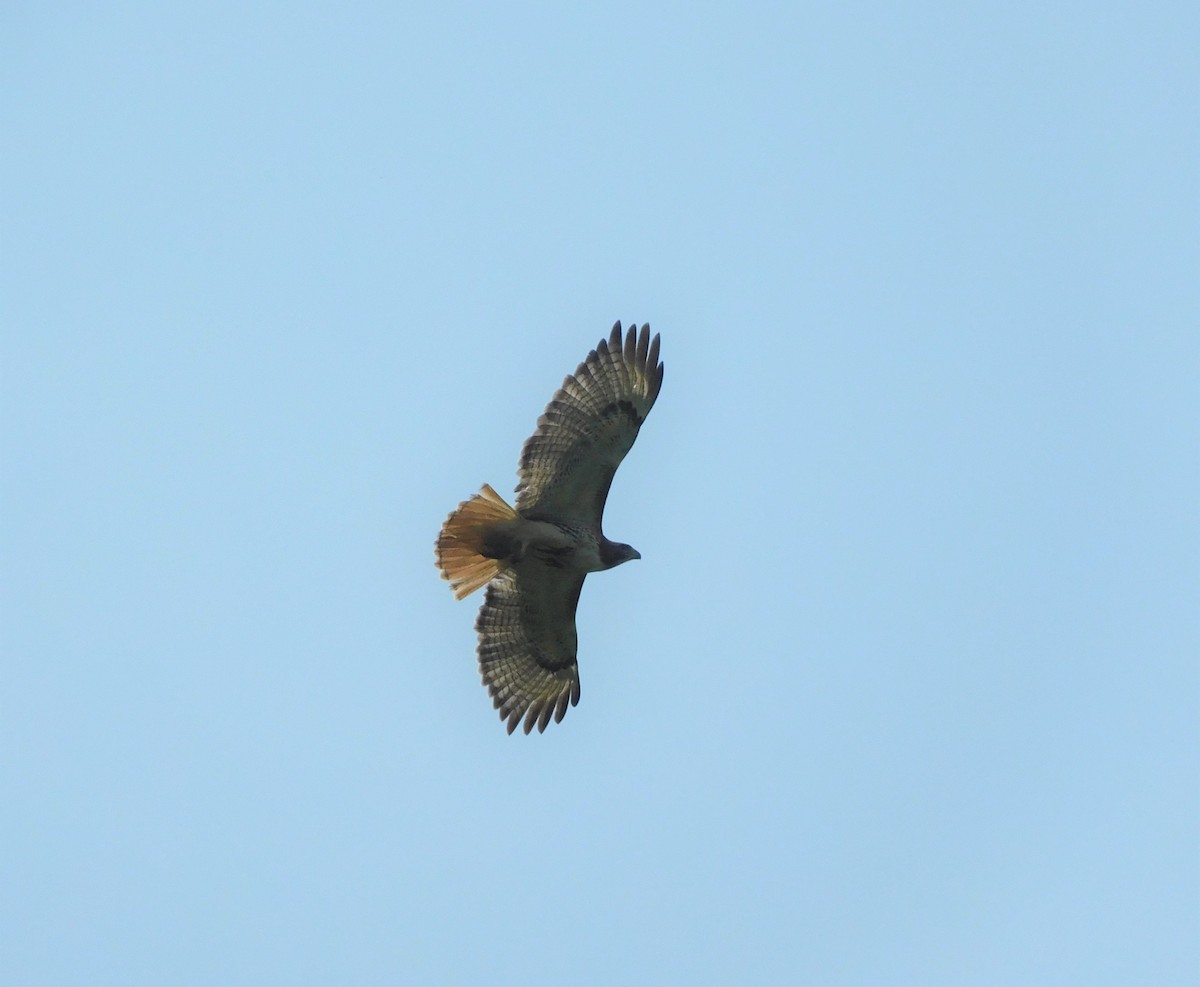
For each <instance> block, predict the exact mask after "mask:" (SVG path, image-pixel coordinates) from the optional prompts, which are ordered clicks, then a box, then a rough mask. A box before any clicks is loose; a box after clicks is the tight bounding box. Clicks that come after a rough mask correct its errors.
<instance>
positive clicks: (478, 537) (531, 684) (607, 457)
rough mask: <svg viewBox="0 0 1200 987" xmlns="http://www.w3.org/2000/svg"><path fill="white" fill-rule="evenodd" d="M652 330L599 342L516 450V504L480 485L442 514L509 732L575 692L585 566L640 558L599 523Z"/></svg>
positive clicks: (456, 578) (646, 376) (558, 715)
mask: <svg viewBox="0 0 1200 987" xmlns="http://www.w3.org/2000/svg"><path fill="white" fill-rule="evenodd" d="M662 379H663V366H662V364H661V363H659V360H658V336H657V335H656V336H655V337H654V338H653V339H651V338H650V327H649V326H648V325H646V326H642V328H641V331H640V332H639V331H638V330H637V327H636V326H630V327H629V332H628V333H627V334H626V335H625V338H624V341H622V339H621V323H620V322H618V323H617V324H616V325H615V326H613V330H612V335H611V336H609V338H608V339H607V340H603V339H602V340H600V345H599V346H597V347H596V348H595V349H594V350H592V352H591V353H589V354H588V356H587V359H586V360H584V361H583V363H581V364H580V365H579V368H578V369H577V370H576V371H575V373H574V374H573V375H572V376H570V377H568V378H567V379H566V380H564V381H563V385H562V387H561V388H560V389H559V391H558V393H557V394H555V395H554V398H553V400H551V402H550V404H549V405H547V407H546V411H545V413H544V414H543V415H542V416H541V418H539V419H538V422H537V431H536V432H534V433H533V435H531V436H530V437H529V439H528V440H527V441H526V443H525V447H524V448H523V449H522V450H521V464H520V466H519V467H518V470H517V472H518V475H519V477H520V482H519V483H518V484H517V506H516V508H515V509H514V508H512V507H509V505H508V504H506V503H505V502H504V499H503V498H502V497H501V496H500V495H499V494H498V493H496V491H495V490H493V489H492V488H491V487H489V486H488V485H487V484H484V486H483V489H482V490H481V491H480V492H479V493H477V494H476V495H475V496H474V497H472V498H471V499H470V500H466V501H463V503H461V504H459V505H458V510H456V511H455V512H454V513H453V514H451V515H450V517H448V518H447V519H446V523H445V524H444V525H442V531H441V534H440V535H439V536H438V540H437V547H436V552H437V564H438V568H439V569H441V570H442V577H443V578H445V579H448V580H450V587H451V589H453V590H454V595H455V596H456V597H457V598H458V599H460V600H461V599H462V598H463V597H465V596H467V595H468V594H470V593H473V592H474V591H475V590H477V589H479V587H480V586H484V585H487V593H486V595H485V596H484V600H483V607H482V608H481V609H480V611H479V618H478V619H477V620H476V621H475V629H476V630H477V631H478V632H479V671H480V674H481V675H482V676H483V684H484V685H486V686H487V690H488V693H489V694H490V695H491V697H492V702H493V703H494V704H495V707H496V709H498V710H499V711H500V719H502V720H504V721H505V723H506V725H507V726H508V732H509V733H512V732H513V730H515V729H516V727H517V724H518V723H520V722H521V719H522V717H524V719H525V732H526V733H529V731H530V730H532V729H533V728H534V727H535V726H536V727H537V728H538V732H539V733H540V732H541V731H543V730H545V729H546V724H547V723H549V722H550V718H551V717H552V716H553V717H554V721H555V722H556V723H557V722H558V721H560V720H561V719H562V718H563V714H564V713H566V711H567V704H568V703H570V704H571V705H572V706H574V705H575V704H576V703H578V702H579V668H578V666H577V665H576V664H575V648H576V638H575V607H576V604H578V602H579V591H580V590H581V589H582V588H583V580H584V577H586V576H587V574H588V573H589V572H599V571H600V570H602V569H611V568H612V567H613V566H616V565H620V564H621V563H622V562H628V561H629V560H630V559H640V558H641V555H639V554H638V553H637V551H635V550H634V549H632V548H630V547H629V546H628V545H623V544H621V543H620V542H614V541H609V540H608V539H607V538H605V537H604V532H603V531H602V530H601V516H602V515H603V513H604V501H605V498H607V497H608V488H609V485H610V484H611V483H612V478H613V474H614V473H616V471H617V467H618V466H619V465H620V464H621V460H622V459H624V458H625V453H627V452H629V449H630V447H631V446H632V445H633V440H634V439H636V438H637V434H638V429H640V428H641V427H642V422H643V421H644V420H645V418H646V415H648V414H649V413H650V409H651V408H653V407H654V401H655V399H656V398H657V397H658V391H659V388H661V387H662Z"/></svg>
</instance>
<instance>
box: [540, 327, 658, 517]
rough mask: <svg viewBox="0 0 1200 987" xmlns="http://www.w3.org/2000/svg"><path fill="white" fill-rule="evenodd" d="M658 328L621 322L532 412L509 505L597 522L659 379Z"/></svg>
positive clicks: (653, 399)
mask: <svg viewBox="0 0 1200 987" xmlns="http://www.w3.org/2000/svg"><path fill="white" fill-rule="evenodd" d="M658 348H659V344H658V335H657V334H656V335H655V336H654V338H653V340H652V339H651V338H650V327H649V326H648V325H645V326H642V329H641V331H640V332H639V331H638V330H637V327H636V326H630V327H629V331H628V333H627V334H626V335H625V338H624V341H622V339H621V323H620V322H618V323H617V324H616V325H615V326H613V330H612V334H611V335H610V336H609V338H608V340H607V341H606V340H601V341H600V345H599V346H597V347H596V348H595V349H594V350H592V352H591V353H589V354H588V356H587V359H586V360H584V361H583V363H581V364H580V365H579V367H578V369H576V371H575V373H574V374H573V375H572V376H570V377H568V378H566V380H564V381H563V385H562V387H561V388H560V389H559V391H558V393H557V394H555V395H554V398H553V399H552V400H551V401H550V404H549V405H547V407H546V411H545V413H544V414H543V415H542V416H541V417H540V418H539V419H538V423H537V431H535V432H534V434H533V435H532V436H530V438H529V439H528V441H526V443H525V446H524V448H523V449H522V450H521V465H520V467H519V469H518V474H519V476H520V482H519V483H518V484H517V494H518V496H517V505H516V506H517V510H518V511H520V512H521V513H522V514H523V515H524V516H525V517H527V518H531V519H538V518H547V519H553V520H555V521H565V522H574V523H580V524H585V525H587V526H588V527H590V528H592V529H594V530H595V531H597V532H598V531H599V530H600V520H601V516H602V515H603V513H604V502H605V500H607V498H608V488H609V486H610V485H611V484H612V478H613V474H614V473H615V472H616V470H617V467H618V466H619V465H620V464H621V460H622V459H624V458H625V454H626V453H627V452H629V449H630V447H631V446H632V445H633V441H634V439H636V438H637V434H638V430H639V429H640V428H641V427H642V422H643V421H644V420H645V418H646V415H647V414H649V412H650V409H651V408H652V407H654V402H655V400H656V399H657V398H658V392H659V389H660V388H661V387H662V379H663V368H662V364H661V363H659V360H658Z"/></svg>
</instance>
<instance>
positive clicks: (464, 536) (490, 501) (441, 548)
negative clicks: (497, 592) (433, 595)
mask: <svg viewBox="0 0 1200 987" xmlns="http://www.w3.org/2000/svg"><path fill="white" fill-rule="evenodd" d="M518 517H520V515H519V514H517V512H516V511H514V510H513V509H512V508H511V507H509V506H508V504H506V503H505V502H504V498H503V497H501V496H500V495H499V494H498V493H496V491H495V490H493V489H492V488H491V487H489V486H488V485H487V484H486V483H485V484H484V485H483V488H482V489H481V490H480V491H479V493H477V494H475V496H473V497H472V498H471V499H470V500H464V501H463V502H462V503H461V504H459V505H458V509H457V510H456V511H454V513H453V514H451V515H450V516H449V517H448V518H446V523H445V524H443V525H442V533H441V534H440V535H438V540H437V547H436V552H437V565H438V568H439V569H441V570H442V578H443V579H448V580H450V588H451V589H452V590H454V596H455V598H456V599H459V600H461V599H462V598H463V597H464V596H468V595H469V594H471V593H474V592H475V590H477V589H479V587H480V586H486V585H487V584H488V583H489V582H491V581H492V580H493V579H494V578H495V577H496V576H498V575H499V574H500V569H501V567H502V565H503V563H502V562H501V560H500V559H489V558H488V557H487V556H486V555H484V554H483V546H484V541H485V540H486V538H487V536H488V533H489V532H490V531H491V530H492V529H493V527H494V526H495V525H497V524H501V523H504V522H506V521H515V520H516V519H517V518H518Z"/></svg>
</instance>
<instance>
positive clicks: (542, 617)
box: [475, 563, 584, 733]
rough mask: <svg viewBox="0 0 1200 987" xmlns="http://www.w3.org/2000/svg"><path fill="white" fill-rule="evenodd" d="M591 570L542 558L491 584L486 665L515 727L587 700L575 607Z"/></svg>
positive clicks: (484, 624)
mask: <svg viewBox="0 0 1200 987" xmlns="http://www.w3.org/2000/svg"><path fill="white" fill-rule="evenodd" d="M583 578H584V577H583V576H582V575H575V576H566V575H564V573H563V571H562V570H561V569H552V568H549V567H547V566H544V565H542V564H540V563H534V564H530V565H517V566H514V567H513V568H510V569H508V570H506V571H505V572H503V573H501V574H500V575H499V576H497V577H496V578H495V579H493V580H492V581H491V583H489V584H488V588H487V595H486V596H485V597H484V600H483V607H482V608H481V609H480V611H479V618H478V619H477V620H476V621H475V630H477V631H478V632H479V672H480V675H481V676H482V677H483V684H484V685H486V686H487V690H488V695H490V696H491V697H492V703H493V704H494V705H495V707H496V709H498V710H499V711H500V719H502V720H505V721H506V724H507V726H508V732H509V733H512V732H513V730H515V729H516V728H517V724H518V723H520V722H521V718H522V717H524V718H525V732H526V733H529V731H530V730H532V729H533V728H534V726H535V725H536V726H537V728H538V732H539V733H541V732H542V731H543V730H545V729H546V724H547V723H549V722H550V717H551V716H553V717H554V722H555V723H558V722H560V721H561V720H562V718H563V714H565V713H566V711H567V704H568V703H570V704H571V705H572V706H574V705H576V704H577V703H578V702H579V667H578V665H576V664H575V649H576V637H575V607H576V605H577V604H578V603H579V591H580V590H581V589H582V588H583Z"/></svg>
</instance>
